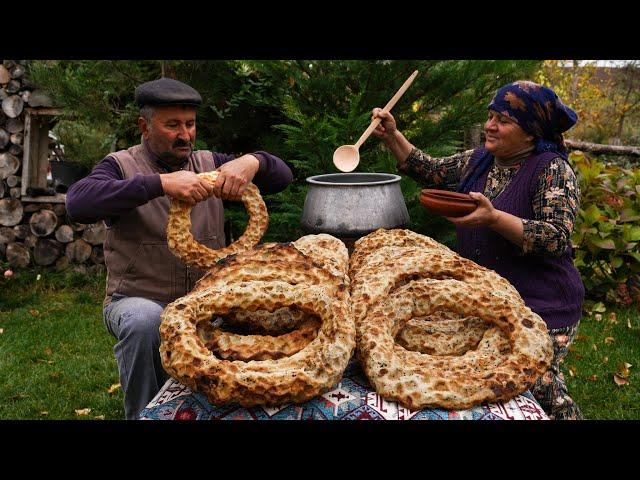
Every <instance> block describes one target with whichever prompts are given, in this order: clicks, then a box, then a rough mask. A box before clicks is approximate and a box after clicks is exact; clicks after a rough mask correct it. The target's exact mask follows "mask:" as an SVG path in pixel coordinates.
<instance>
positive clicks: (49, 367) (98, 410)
mask: <svg viewBox="0 0 640 480" xmlns="http://www.w3.org/2000/svg"><path fill="white" fill-rule="evenodd" d="M38 273H41V279H40V280H39V281H37V280H36V275H37V274H38ZM103 294H104V276H99V277H89V276H85V275H78V274H72V273H68V274H59V273H48V272H44V271H42V272H23V273H22V274H21V275H19V277H18V278H15V277H13V278H11V279H10V280H5V279H2V280H0V328H1V329H3V333H2V334H0V379H1V380H0V419H94V418H96V417H100V416H104V418H105V419H123V418H124V411H123V407H122V398H123V396H122V391H121V390H120V389H117V390H115V392H114V393H112V394H109V393H108V389H109V387H110V386H111V385H113V384H117V383H118V382H119V380H118V369H117V365H116V361H115V358H114V356H113V345H114V344H115V339H113V338H112V337H111V336H110V335H109V334H108V332H107V331H106V329H105V328H104V326H103V324H102V297H103ZM85 408H90V409H91V412H90V413H89V414H88V415H86V416H77V415H76V413H75V410H80V409H85ZM43 412H48V413H46V414H45V413H43Z"/></svg>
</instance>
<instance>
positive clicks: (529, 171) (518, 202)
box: [457, 149, 584, 329]
mask: <svg viewBox="0 0 640 480" xmlns="http://www.w3.org/2000/svg"><path fill="white" fill-rule="evenodd" d="M485 152H486V150H484V149H478V150H476V151H475V152H474V153H473V155H472V157H471V159H470V160H469V168H472V169H473V168H475V167H476V165H477V162H478V160H479V159H480V157H481V156H482V155H483V154H484V153H485ZM558 156H559V155H558V154H557V153H555V152H544V153H540V154H533V155H531V156H530V157H528V158H527V159H526V160H525V161H524V162H523V164H522V166H521V167H520V169H519V170H518V173H517V174H516V176H515V177H514V178H513V179H512V180H511V182H510V183H509V184H508V185H507V187H506V188H505V189H504V190H503V191H502V193H500V195H498V196H497V197H496V198H494V199H493V201H492V202H491V203H492V204H493V206H494V207H495V208H496V209H498V210H502V211H503V212H507V213H510V214H512V215H515V216H516V217H520V218H526V219H533V218H534V213H533V208H532V206H531V202H532V199H533V196H534V192H535V189H536V186H537V182H538V177H539V176H540V174H541V172H542V171H543V169H544V168H545V167H546V165H547V164H548V163H549V162H550V161H551V160H553V159H554V158H557V157H558ZM487 176H488V171H487V172H486V173H485V174H484V175H481V176H480V178H478V180H476V182H475V183H474V184H473V185H472V186H471V191H472V192H483V191H484V186H485V184H486V181H487ZM457 231H458V252H459V253H460V255H462V256H464V257H466V258H469V259H471V260H473V261H474V262H476V263H478V264H480V265H482V266H484V267H487V268H490V269H492V270H495V271H496V272H498V273H499V274H500V275H501V276H503V277H504V278H506V279H507V280H509V282H511V284H512V285H513V286H514V287H515V288H516V289H517V290H518V292H519V293H520V295H521V296H522V298H523V299H524V301H525V304H526V305H527V306H528V307H529V308H531V310H533V311H534V312H535V313H537V314H538V315H540V316H541V317H542V319H543V320H544V321H545V322H546V323H547V327H548V328H549V329H555V328H563V327H568V326H571V325H574V324H575V323H576V322H578V320H580V317H581V313H582V302H583V300H584V286H583V284H582V280H581V278H580V274H579V273H578V270H577V269H576V267H575V266H574V265H573V260H572V249H571V246H569V247H568V248H567V250H566V251H565V252H564V253H563V254H562V255H561V256H560V257H555V256H551V255H541V254H526V255H522V254H521V253H520V254H519V253H518V252H520V251H521V250H520V249H519V248H518V247H517V246H516V245H514V244H512V243H511V242H509V241H508V240H506V239H505V238H504V237H502V236H501V235H499V234H497V233H495V232H494V231H493V230H491V229H489V228H485V227H483V228H461V227H457Z"/></svg>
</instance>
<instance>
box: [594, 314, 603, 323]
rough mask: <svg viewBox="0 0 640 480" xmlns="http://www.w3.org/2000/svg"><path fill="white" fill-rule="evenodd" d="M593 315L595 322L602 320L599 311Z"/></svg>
mask: <svg viewBox="0 0 640 480" xmlns="http://www.w3.org/2000/svg"><path fill="white" fill-rule="evenodd" d="M594 317H595V319H596V322H600V321H602V314H601V313H596V314H595V315H594Z"/></svg>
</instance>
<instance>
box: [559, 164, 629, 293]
mask: <svg viewBox="0 0 640 480" xmlns="http://www.w3.org/2000/svg"><path fill="white" fill-rule="evenodd" d="M569 160H570V162H571V163H572V165H573V166H574V168H575V170H576V174H577V177H578V181H579V183H580V190H581V193H582V200H581V208H580V209H579V211H578V215H577V218H576V224H575V228H574V232H573V236H572V243H573V246H574V248H575V249H576V259H575V265H576V267H577V268H578V270H579V271H580V274H581V276H582V280H583V282H584V285H585V288H586V290H587V296H588V298H589V299H590V300H592V301H596V300H605V301H610V302H616V303H622V304H626V305H629V304H630V303H631V302H633V297H634V296H636V297H637V298H636V300H640V296H638V295H637V294H638V290H637V284H638V278H639V276H638V274H639V273H640V248H639V247H638V242H639V241H640V226H638V224H637V221H638V220H640V170H638V169H635V170H631V169H627V168H623V167H620V166H618V165H613V164H605V163H603V162H600V161H598V160H596V159H593V158H589V157H588V156H587V155H585V154H584V153H582V152H572V153H571V155H570V156H569Z"/></svg>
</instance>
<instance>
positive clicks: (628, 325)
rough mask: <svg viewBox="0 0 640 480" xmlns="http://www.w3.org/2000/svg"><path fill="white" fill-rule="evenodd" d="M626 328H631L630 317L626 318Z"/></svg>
mask: <svg viewBox="0 0 640 480" xmlns="http://www.w3.org/2000/svg"><path fill="white" fill-rule="evenodd" d="M627 328H633V327H632V326H631V318H630V317H627Z"/></svg>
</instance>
